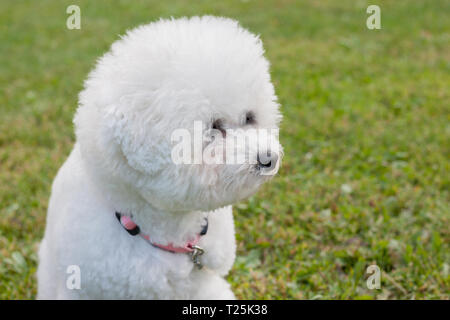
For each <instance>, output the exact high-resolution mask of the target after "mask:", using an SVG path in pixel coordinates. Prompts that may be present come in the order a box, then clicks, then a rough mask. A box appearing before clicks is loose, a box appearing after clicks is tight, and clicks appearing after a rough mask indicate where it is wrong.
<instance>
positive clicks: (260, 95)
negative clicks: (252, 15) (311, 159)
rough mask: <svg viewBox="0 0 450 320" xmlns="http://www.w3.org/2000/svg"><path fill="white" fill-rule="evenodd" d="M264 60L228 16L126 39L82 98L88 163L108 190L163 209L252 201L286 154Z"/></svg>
mask: <svg viewBox="0 0 450 320" xmlns="http://www.w3.org/2000/svg"><path fill="white" fill-rule="evenodd" d="M263 54H264V50H263V47H262V43H261V41H260V40H259V38H258V37H256V36H254V35H253V34H251V33H249V32H248V31H246V30H245V29H243V28H241V27H240V26H239V24H238V23H237V22H236V21H233V20H230V19H225V18H215V17H201V18H199V17H194V18H190V19H185V18H183V19H177V20H160V21H159V22H156V23H151V24H149V25H145V26H142V27H138V28H136V29H134V30H132V31H130V32H128V34H127V35H126V36H124V37H123V38H122V39H121V40H119V41H117V42H115V43H114V44H113V45H112V47H111V50H110V52H109V53H107V54H106V55H105V56H103V57H102V58H101V59H100V60H99V62H98V64H97V66H96V68H95V69H94V70H93V71H92V73H91V74H90V76H89V78H88V80H87V81H86V83H85V89H84V90H83V92H82V93H81V94H80V107H79V108H78V111H77V115H76V117H75V124H76V133H77V141H78V143H79V144H80V146H81V150H82V154H83V158H84V159H85V160H86V162H87V163H88V165H89V167H91V168H94V170H92V172H93V173H94V174H97V175H99V176H101V177H102V179H103V180H104V181H105V183H106V184H109V185H115V184H121V185H123V186H126V188H128V189H129V190H133V192H136V193H137V194H139V195H140V196H141V197H143V198H144V199H145V200H146V201H148V202H149V203H151V204H153V205H154V206H156V207H159V208H164V209H171V210H180V211H182V210H212V209H215V208H218V207H221V206H224V205H227V204H231V203H233V202H235V201H237V200H240V199H243V198H245V197H247V196H249V195H251V194H252V193H254V192H255V191H256V190H257V188H258V187H259V186H260V185H261V184H262V183H263V182H264V181H266V180H268V179H269V178H270V177H271V176H272V175H273V174H275V173H276V171H277V170H278V167H279V163H280V159H281V152H282V151H281V147H280V145H279V142H278V135H277V129H278V124H279V121H280V118H281V116H280V114H279V111H278V103H277V101H276V96H275V93H274V88H273V85H272V83H271V81H270V74H269V70H268V69H269V64H268V62H267V60H266V59H265V58H264V56H263Z"/></svg>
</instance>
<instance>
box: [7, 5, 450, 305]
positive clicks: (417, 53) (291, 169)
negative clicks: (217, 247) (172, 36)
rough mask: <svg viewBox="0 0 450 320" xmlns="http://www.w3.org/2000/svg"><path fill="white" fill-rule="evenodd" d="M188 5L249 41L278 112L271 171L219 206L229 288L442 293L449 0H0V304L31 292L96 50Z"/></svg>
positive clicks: (331, 295) (289, 292)
mask: <svg viewBox="0 0 450 320" xmlns="http://www.w3.org/2000/svg"><path fill="white" fill-rule="evenodd" d="M72 4H75V5H78V6H79V7H80V9H81V29H80V30H69V29H68V28H67V27H66V20H67V18H68V17H69V14H67V13H66V8H67V7H68V6H69V5H72ZM369 4H376V5H378V6H379V7H380V9H381V29H380V30H369V29H368V28H367V27H366V20H367V18H368V17H369V14H367V13H366V9H367V7H368V5H369ZM203 14H212V15H220V16H227V17H231V18H234V19H237V20H239V21H240V23H241V24H242V25H243V26H244V27H245V28H248V29H249V30H251V31H252V32H254V33H257V34H259V35H260V36H261V38H262V40H263V43H264V46H265V49H266V55H267V57H268V59H269V60H270V62H271V74H272V78H273V82H274V84H275V88H276V91H277V94H278V97H279V100H280V103H281V106H282V108H281V110H282V113H283V115H284V120H283V123H282V127H281V131H280V136H281V142H282V144H283V146H284V149H285V157H284V163H283V165H282V168H281V171H280V173H279V175H278V176H277V177H276V178H275V179H274V180H273V181H272V182H271V183H268V184H266V185H265V186H264V187H263V188H262V189H261V191H260V192H259V193H258V194H257V195H255V196H254V197H252V198H250V199H248V200H247V201H243V202H241V203H239V204H238V205H237V206H235V208H234V215H235V220H236V228H237V232H236V233H237V234H236V236H237V243H238V252H237V256H238V258H237V260H236V263H235V265H234V268H233V269H232V272H231V273H230V274H229V276H228V279H229V281H230V282H231V283H232V286H233V290H234V292H235V293H236V295H237V297H238V298H241V299H449V296H450V290H449V288H450V276H449V269H450V250H449V242H450V241H449V240H450V235H449V233H450V232H449V231H450V228H449V218H450V206H449V200H450V199H449V136H450V127H449V120H450V112H449V111H450V110H449V106H450V99H449V85H450V50H449V49H450V20H449V14H450V1H426V0H422V1H419V0H410V1H401V0H395V1H394V0H391V1H381V0H380V1H378V0H377V1H371V2H368V1H362V0H360V1H350V0H345V1H331V0H321V1H289V0H273V1H269V0H263V1H259V0H258V1H257V0H246V1H223V0H222V1H210V0H204V1H184V0H180V1H105V0H100V1H99V0H96V1H89V2H88V1H75V0H70V1H66V0H63V1H57V0H54V1H43V0H41V1H31V0H29V1H12V0H11V1H7V0H1V1H0V89H1V94H0V299H32V298H34V297H35V295H36V278H35V272H36V266H37V254H36V250H37V247H38V243H39V241H40V239H41V237H42V235H43V231H44V226H45V216H46V209H47V203H48V198H49V195H50V188H51V183H52V180H53V178H54V176H55V175H56V172H57V170H58V168H59V167H60V166H61V165H62V163H63V162H64V160H65V159H66V157H67V156H68V154H69V152H70V150H71V148H72V146H73V143H74V132H73V125H72V118H73V115H74V111H75V109H76V107H77V95H78V93H79V92H80V90H81V89H82V85H83V80H84V79H85V78H86V76H87V74H88V72H89V70H90V69H91V68H92V67H93V66H94V63H95V61H96V59H97V58H98V57H100V56H101V55H102V54H103V53H105V52H106V51H107V50H108V48H109V46H110V45H111V43H112V42H114V41H115V40H116V39H118V37H119V35H120V34H124V33H125V31H126V30H128V29H131V28H133V27H135V26H137V25H139V24H144V23H148V22H151V21H154V20H156V19H158V18H159V17H165V18H168V17H171V16H173V17H180V16H192V15H203ZM372 264H376V265H378V266H379V268H380V269H381V288H380V289H375V290H370V289H368V287H367V285H366V280H367V278H368V276H369V274H368V273H367V272H366V269H367V267H368V266H369V265H372Z"/></svg>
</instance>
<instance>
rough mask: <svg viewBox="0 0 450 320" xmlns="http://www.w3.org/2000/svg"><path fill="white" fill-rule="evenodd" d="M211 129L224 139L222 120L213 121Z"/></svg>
mask: <svg viewBox="0 0 450 320" xmlns="http://www.w3.org/2000/svg"><path fill="white" fill-rule="evenodd" d="M211 128H212V129H214V130H219V131H220V132H221V133H222V136H223V137H224V138H225V136H226V131H225V129H224V127H223V121H222V119H217V120H214V121H213V123H212V126H211Z"/></svg>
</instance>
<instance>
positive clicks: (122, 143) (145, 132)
mask: <svg viewBox="0 0 450 320" xmlns="http://www.w3.org/2000/svg"><path fill="white" fill-rule="evenodd" d="M122 102H123V101H122ZM107 110H108V111H107V112H106V113H105V114H104V118H103V121H104V126H103V127H104V128H105V129H106V130H107V131H108V132H106V133H105V134H104V135H102V136H103V137H104V138H106V139H110V138H112V139H113V141H112V142H113V143H114V144H115V145H116V147H117V148H118V149H119V150H118V151H119V152H120V153H121V154H122V157H123V158H124V159H125V160H126V162H127V163H128V165H129V166H130V167H132V168H133V169H135V170H137V171H139V172H140V173H143V174H147V175H152V174H155V173H157V172H159V171H160V170H161V169H162V167H163V166H164V165H166V164H167V161H168V160H170V149H169V147H170V146H168V145H167V141H166V139H165V138H166V137H165V136H164V135H163V134H162V132H160V131H158V130H159V125H158V121H161V117H159V116H157V115H156V114H152V113H151V112H148V110H145V109H139V108H135V107H133V106H130V105H125V106H124V105H123V104H121V105H110V106H108V108H107ZM167 154H169V157H168V156H167Z"/></svg>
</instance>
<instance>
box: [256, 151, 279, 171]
mask: <svg viewBox="0 0 450 320" xmlns="http://www.w3.org/2000/svg"><path fill="white" fill-rule="evenodd" d="M256 161H257V162H258V166H259V167H260V168H271V169H272V168H274V167H275V165H276V164H277V161H278V154H276V153H275V152H271V151H265V152H259V153H258V155H257V156H256Z"/></svg>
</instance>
